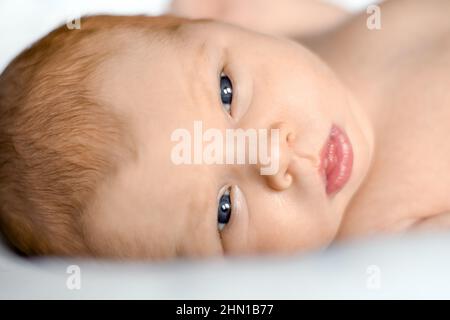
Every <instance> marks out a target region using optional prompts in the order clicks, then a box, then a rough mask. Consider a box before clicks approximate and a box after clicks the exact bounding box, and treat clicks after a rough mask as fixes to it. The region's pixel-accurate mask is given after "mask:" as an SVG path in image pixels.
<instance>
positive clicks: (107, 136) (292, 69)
mask: <svg viewBox="0 0 450 320" xmlns="http://www.w3.org/2000/svg"><path fill="white" fill-rule="evenodd" d="M187 2H188V1H187ZM223 3H227V4H228V5H229V6H224V5H223ZM238 3H241V5H238ZM243 3H246V5H250V3H253V2H251V1H246V2H245V1H229V2H215V1H208V7H206V3H205V2H204V1H203V2H202V1H193V3H191V4H190V5H191V6H186V1H178V2H176V3H175V5H174V10H175V12H176V13H177V14H179V15H185V16H189V17H191V18H195V16H192V13H191V12H188V11H187V10H186V9H185V8H186V7H194V8H195V5H196V4H197V5H199V6H201V7H202V8H204V9H205V10H204V11H202V12H200V11H198V12H200V14H201V15H202V17H211V18H216V19H218V20H224V21H228V22H232V23H234V24H235V25H231V24H227V23H223V22H214V21H213V20H206V19H188V18H177V17H174V16H161V17H144V16H138V17H118V16H94V17H87V18H83V19H81V29H80V30H76V29H75V30H69V29H68V28H67V27H66V26H63V27H60V28H58V29H57V30H55V31H53V32H51V33H50V34H49V35H47V36H46V37H44V38H43V39H41V40H40V41H38V42H37V43H35V44H34V45H33V46H32V47H31V48H29V49H27V50H25V51H24V52H23V53H21V54H20V55H19V56H18V57H17V58H16V59H14V60H13V61H12V62H11V63H10V65H9V66H8V67H7V68H6V70H5V71H4V72H3V74H2V75H1V78H0V204H1V207H0V208H1V210H0V227H1V230H2V233H3V234H4V235H5V237H6V238H7V239H8V241H9V242H10V243H11V244H12V245H13V246H14V247H15V248H17V249H18V250H19V251H20V252H22V253H24V254H27V255H36V254H37V255H44V254H55V255H76V256H95V257H112V258H144V259H147V258H149V259H168V258H173V257H205V256H217V255H242V254H255V253H274V252H284V253H289V252H297V251H304V250H312V249H317V248H323V247H326V246H327V245H329V244H330V243H332V242H334V241H340V240H343V239H352V238H355V237H361V236H369V235H373V234H379V233H399V232H404V231H407V230H416V229H421V228H425V229H433V228H447V227H450V193H449V190H450V161H449V160H450V142H449V138H448V137H449V136H450V126H449V121H450V94H449V92H450V90H449V87H450V76H449V71H450V19H449V12H450V2H449V1H447V0H433V1H420V0H396V1H386V2H384V3H383V4H381V5H380V8H379V9H380V12H381V16H380V17H381V24H380V26H381V29H378V28H377V29H372V28H368V27H367V20H368V18H369V16H368V14H366V12H363V13H361V14H359V15H356V16H349V15H347V14H346V13H344V12H343V11H341V10H338V9H336V8H335V7H332V6H326V5H324V4H322V3H317V2H315V1H309V2H308V1H305V2H297V1H290V0H284V1H277V2H276V3H275V2H272V5H273V6H274V8H271V7H270V3H269V2H267V1H265V2H258V3H259V4H260V5H259V6H258V5H257V4H256V3H255V7H254V9H255V10H256V9H258V10H259V11H258V12H256V11H255V12H254V15H253V16H252V10H247V11H246V10H245V9H243V8H241V7H240V6H242V5H243ZM261 3H264V6H268V7H264V6H263V5H262V4H261ZM183 4H184V5H183ZM188 4H189V3H188ZM233 8H234V9H233ZM276 10H278V11H276ZM321 12H323V15H321ZM222 13H224V14H223V15H222ZM244 13H246V14H244ZM269 13H273V14H274V15H276V16H277V17H279V18H278V19H276V20H275V19H270V16H264V14H267V15H268V14H269ZM294 13H300V14H299V15H300V16H299V15H297V14H296V15H294ZM256 17H258V18H256ZM298 21H303V23H297V22H298ZM269 22H270V23H269ZM236 25H240V26H236ZM242 27H245V28H242ZM249 29H253V31H250V30H249ZM271 30H272V31H273V32H272V35H269V33H271ZM256 31H261V32H262V33H257V32H256ZM288 36H289V37H290V38H291V40H289V39H288ZM299 39H301V42H299V41H298V40H299ZM199 123H200V124H201V126H202V128H203V130H207V129H211V128H213V129H215V130H216V131H215V132H216V133H224V132H225V131H226V130H230V129H231V130H239V129H242V130H252V129H255V130H260V129H267V130H276V132H277V134H278V136H277V139H276V142H277V148H278V149H277V150H278V152H277V153H275V155H276V156H275V157H272V158H271V161H276V162H277V164H278V165H277V167H276V170H275V172H272V173H271V174H266V175H264V174H261V170H260V169H261V167H262V164H261V163H260V161H256V162H255V163H249V162H248V161H246V163H244V164H242V163H239V164H236V163H235V164H221V163H209V162H208V163H205V161H200V162H199V163H193V164H189V163H181V164H180V163H176V162H175V161H173V154H174V147H175V146H176V145H177V141H178V142H179V140H176V139H175V140H174V132H177V130H180V129H182V130H184V131H183V132H189V133H192V135H195V132H194V131H195V125H196V124H199ZM193 140H194V139H192V141H193ZM207 145H208V143H206V142H205V143H204V147H206V146H207Z"/></svg>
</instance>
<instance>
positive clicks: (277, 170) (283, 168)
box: [264, 122, 295, 191]
mask: <svg viewBox="0 0 450 320" xmlns="http://www.w3.org/2000/svg"><path fill="white" fill-rule="evenodd" d="M271 129H272V130H273V129H274V130H278V143H276V144H275V145H273V144H272V146H275V147H277V148H278V152H274V150H271V151H270V155H271V159H270V160H271V165H273V164H274V163H275V164H277V165H276V166H274V167H273V168H274V170H273V171H272V172H270V174H268V175H265V176H264V178H265V180H266V183H267V184H268V186H269V187H270V188H272V189H274V190H278V191H282V190H285V189H287V188H289V187H290V186H291V184H292V180H293V176H292V174H291V173H290V172H289V167H290V163H291V161H292V157H293V149H292V145H293V143H294V140H295V130H294V127H293V126H292V125H290V124H289V123H287V122H279V123H276V124H274V125H273V126H272V127H271ZM271 137H273V135H271Z"/></svg>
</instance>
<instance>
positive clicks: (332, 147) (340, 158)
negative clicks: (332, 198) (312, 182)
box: [320, 125, 353, 195]
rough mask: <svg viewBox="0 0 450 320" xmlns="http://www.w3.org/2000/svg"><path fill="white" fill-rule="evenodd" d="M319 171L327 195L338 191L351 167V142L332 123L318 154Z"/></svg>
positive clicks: (348, 175) (343, 184)
mask: <svg viewBox="0 0 450 320" xmlns="http://www.w3.org/2000/svg"><path fill="white" fill-rule="evenodd" d="M320 161H321V163H320V173H321V175H322V177H323V178H324V181H325V188H326V192H327V194H328V195H331V194H334V193H336V192H339V191H340V190H341V189H342V188H343V187H344V186H345V184H346V183H347V182H348V180H349V179H350V176H351V173H352V167H353V150H352V144H351V143H350V140H349V138H348V136H347V134H346V133H345V131H344V130H342V129H341V128H339V127H338V126H336V125H333V126H332V128H331V131H330V135H329V136H328V139H327V141H326V142H325V145H324V147H323V148H322V151H321V154H320Z"/></svg>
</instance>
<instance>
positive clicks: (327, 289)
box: [0, 234, 450, 299]
mask: <svg viewBox="0 0 450 320" xmlns="http://www.w3.org/2000/svg"><path fill="white" fill-rule="evenodd" d="M449 247H450V234H448V235H443V234H441V235H420V236H414V237H412V236H409V237H403V238H390V239H384V240H381V239H379V240H376V241H375V240H372V241H359V242H358V244H356V243H354V244H348V245H346V246H342V247H335V248H331V249H328V250H327V251H324V252H321V253H315V254H309V255H304V256H303V257H302V256H300V255H297V256H291V257H275V256H272V257H259V258H255V257H254V258H240V259H237V258H234V259H223V260H218V259H215V260H214V259H211V260H205V261H183V260H178V261H173V262H167V263H154V262H146V263H144V262H141V263H126V262H106V261H90V260H89V261H87V260H84V261H83V260H76V259H69V260H62V259H55V258H52V259H48V258H45V259H26V258H21V257H17V256H15V255H13V254H12V253H11V252H10V251H9V250H6V249H5V248H4V247H2V246H1V245H0V298H2V299H9V298H19V299H23V298H60V299H78V298H83V299H87V298H94V299H99V298H101V299H103V298H111V299H118V298H123V299H131V298H132V299H202V298H203V299H283V298H284V299H293V298H295V299H314V298H323V299H331V298H337V299H343V298H355V299H363V298H373V299H381V298H388V299H390V298H411V299H413V298H414V299H415V298H424V299H426V298H434V299H442V298H446V299H449V298H450V276H449V270H450V250H449ZM71 265H77V266H78V267H79V268H80V269H79V270H80V273H79V275H80V278H79V279H80V280H81V281H80V282H69V287H68V286H67V281H68V279H69V277H71V276H73V275H74V274H68V273H67V268H68V267H69V266H71ZM71 279H72V278H71ZM74 283H76V284H78V283H79V284H80V289H79V290H78V289H74V287H73V285H74ZM71 285H72V286H71ZM70 288H72V289H70Z"/></svg>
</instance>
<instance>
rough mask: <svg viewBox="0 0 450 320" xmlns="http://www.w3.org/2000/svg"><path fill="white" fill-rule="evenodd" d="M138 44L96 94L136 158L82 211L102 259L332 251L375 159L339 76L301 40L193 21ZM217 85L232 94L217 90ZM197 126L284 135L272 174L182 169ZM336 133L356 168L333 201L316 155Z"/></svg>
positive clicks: (127, 47) (256, 167) (243, 168)
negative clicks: (177, 136)
mask: <svg viewBox="0 0 450 320" xmlns="http://www.w3.org/2000/svg"><path fill="white" fill-rule="evenodd" d="M133 36H134V34H130V35H128V40H124V41H125V42H126V43H123V45H122V46H121V47H122V49H123V50H122V52H121V53H119V54H118V55H117V56H116V57H114V58H113V59H112V60H111V61H109V62H108V63H106V64H105V65H103V66H102V67H101V68H100V69H101V70H100V71H101V73H100V74H102V79H103V80H102V81H101V82H100V83H99V88H98V90H99V92H100V98H101V99H103V100H104V101H105V103H109V104H110V105H111V106H112V107H114V108H115V109H116V110H117V111H119V112H121V113H122V114H123V116H124V117H127V119H128V120H129V121H130V123H131V124H132V126H131V127H132V130H133V135H134V138H135V144H136V148H137V151H138V153H137V158H136V159H134V160H133V161H129V162H126V163H125V162H124V163H121V164H120V171H119V172H118V175H117V176H114V177H111V178H110V179H109V180H108V181H105V183H104V185H103V186H102V187H101V188H100V189H99V196H98V200H97V202H96V204H95V205H94V206H93V207H92V210H91V211H90V212H89V214H87V215H86V221H85V224H86V226H87V234H88V236H87V237H88V239H89V241H90V245H91V246H92V247H93V248H94V249H95V250H96V252H97V254H99V255H107V256H119V257H140V258H146V257H152V258H169V257H174V256H210V255H223V254H232V255H233V254H249V253H271V252H292V251H294V250H307V249H312V248H317V247H321V246H326V245H327V244H329V243H330V242H331V241H332V240H333V238H334V237H335V235H336V233H337V231H338V229H339V225H340V222H341V220H342V218H343V215H344V212H345V209H346V207H347V206H348V204H349V202H350V200H351V198H352V196H353V195H354V194H355V192H356V190H357V189H358V187H359V185H360V184H361V182H362V179H363V178H364V176H365V175H366V173H367V170H368V166H369V163H370V157H371V153H372V147H371V145H372V143H371V137H370V136H371V135H370V132H366V131H367V128H368V126H367V124H366V122H365V121H366V120H365V117H364V115H363V114H362V113H361V112H360V109H359V108H358V106H357V105H356V104H354V103H353V102H352V99H351V98H349V96H348V94H347V92H346V90H345V89H344V88H343V87H342V86H341V85H340V83H339V82H338V81H337V80H336V78H335V77H334V75H333V73H332V72H331V71H330V70H329V69H328V68H327V67H326V66H325V65H324V64H323V63H322V62H321V61H320V60H319V59H317V58H316V57H315V56H314V55H312V54H311V53H310V52H309V51H307V50H306V49H304V48H303V47H301V46H300V45H298V44H296V43H293V42H289V41H287V40H281V39H276V38H272V37H268V36H264V35H260V34H256V33H251V32H248V31H245V30H242V29H238V28H235V27H232V26H228V25H224V24H219V23H215V22H192V23H187V24H185V25H182V26H181V27H180V28H179V29H178V30H177V31H176V35H174V36H173V37H172V38H170V39H162V40H161V41H154V39H153V38H151V37H149V38H145V37H144V36H135V37H133ZM125 38H127V37H125ZM228 79H230V82H231V84H230V82H228ZM221 84H222V86H223V87H222V89H225V91H226V90H227V88H228V89H231V86H232V90H228V92H222V93H221ZM230 99H231V105H228V102H230ZM195 121H201V125H202V130H203V132H205V131H206V130H207V129H209V128H215V129H218V130H219V131H220V132H222V133H223V136H224V137H225V130H226V129H238V128H242V129H244V130H247V129H267V130H270V129H279V131H278V132H279V158H277V159H278V160H279V161H278V163H279V165H278V167H277V170H276V172H274V174H271V175H261V170H260V169H261V167H262V165H261V164H260V163H259V162H258V163H256V164H255V163H248V162H249V161H246V163H245V164H218V163H212V164H207V163H205V161H200V163H197V164H186V163H185V164H177V163H175V162H176V161H174V160H173V151H174V147H175V146H176V145H177V144H178V143H177V141H173V139H171V138H173V137H172V134H173V133H174V132H176V131H177V129H186V130H187V131H188V132H190V133H191V137H192V148H194V144H195V143H194V140H195V139H196V136H195V133H194V122H195ZM197 124H198V123H197ZM333 125H336V126H338V127H339V128H341V129H342V130H343V131H344V132H346V135H347V137H348V138H349V140H350V142H351V145H352V150H353V165H352V167H351V175H350V178H349V180H348V182H347V183H346V184H345V185H344V186H343V187H342V188H341V189H340V190H338V191H337V192H336V191H334V192H331V193H330V192H327V190H326V185H327V182H326V179H324V175H323V172H322V171H321V156H320V155H321V152H322V150H323V149H324V145H325V144H326V141H327V139H328V138H329V135H330V130H331V128H332V126H333ZM269 139H270V136H269ZM207 144H208V143H207V142H203V149H204V148H205V147H206V145H207ZM197 147H198V145H197ZM193 152H194V151H193ZM322 165H323V164H322ZM228 194H229V196H228ZM218 212H220V214H218Z"/></svg>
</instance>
